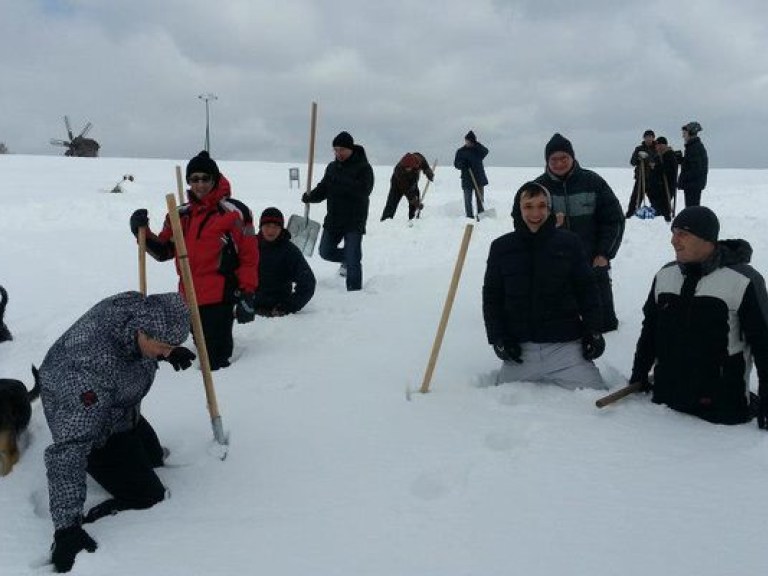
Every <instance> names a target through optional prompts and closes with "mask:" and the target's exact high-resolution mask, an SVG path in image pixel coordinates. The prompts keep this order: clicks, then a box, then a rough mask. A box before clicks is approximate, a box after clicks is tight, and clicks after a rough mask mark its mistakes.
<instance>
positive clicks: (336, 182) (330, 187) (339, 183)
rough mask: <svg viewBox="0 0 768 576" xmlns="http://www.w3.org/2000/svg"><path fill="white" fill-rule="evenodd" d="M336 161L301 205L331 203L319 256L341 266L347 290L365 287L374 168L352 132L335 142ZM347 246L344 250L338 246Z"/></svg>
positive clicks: (303, 199)
mask: <svg viewBox="0 0 768 576" xmlns="http://www.w3.org/2000/svg"><path fill="white" fill-rule="evenodd" d="M332 144H333V153H334V156H335V157H336V159H335V160H334V161H333V162H331V163H330V164H328V166H327V167H326V169H325V174H324V175H323V179H322V180H320V182H319V183H318V184H317V186H315V188H314V189H313V190H312V191H310V192H309V193H306V192H305V193H304V194H303V195H302V197H301V201H302V202H305V203H306V202H311V203H317V202H322V201H323V200H328V210H327V212H326V215H325V221H324V222H323V234H322V236H321V237H320V247H319V249H318V252H319V253H320V257H321V258H322V259H323V260H328V261H330V262H340V263H341V268H340V270H339V273H340V274H341V275H342V276H346V278H347V280H346V282H347V290H348V291H350V292H351V291H354V290H360V289H362V287H363V264H362V260H363V248H362V246H363V235H364V234H365V224H366V222H367V220H368V207H369V204H370V196H371V192H373V168H371V165H370V164H369V163H368V157H367V156H366V154H365V148H363V147H362V146H360V145H359V144H355V141H354V139H353V138H352V136H351V135H350V134H349V132H340V133H339V134H338V135H337V136H336V137H335V138H334V139H333V142H332ZM342 241H343V242H344V246H343V248H339V244H340V243H341V242H342Z"/></svg>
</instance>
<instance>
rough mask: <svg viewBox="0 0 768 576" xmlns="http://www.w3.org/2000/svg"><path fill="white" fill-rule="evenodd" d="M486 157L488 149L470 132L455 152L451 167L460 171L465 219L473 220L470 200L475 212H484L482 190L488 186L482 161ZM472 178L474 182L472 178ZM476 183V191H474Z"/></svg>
mask: <svg viewBox="0 0 768 576" xmlns="http://www.w3.org/2000/svg"><path fill="white" fill-rule="evenodd" d="M486 156H488V148H486V147H485V146H483V145H482V144H480V142H478V141H477V136H475V133H474V132H473V131H472V130H470V131H469V132H467V135H466V136H464V146H462V147H461V148H459V149H458V150H456V156H455V157H454V160H453V166H454V168H456V169H457V170H461V189H462V190H463V191H464V212H465V213H466V215H467V218H474V214H473V212H472V198H473V197H474V198H475V201H476V202H477V212H478V214H480V213H481V212H483V210H485V208H484V207H483V200H484V196H483V194H484V189H485V187H486V186H488V177H487V176H486V175H485V166H483V160H484V159H485V157H486ZM473 176H474V180H473V178H472V177H473ZM475 183H477V190H475Z"/></svg>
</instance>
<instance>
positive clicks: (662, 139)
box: [656, 136, 669, 145]
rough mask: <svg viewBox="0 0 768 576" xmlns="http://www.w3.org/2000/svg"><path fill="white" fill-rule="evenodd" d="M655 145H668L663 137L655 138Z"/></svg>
mask: <svg viewBox="0 0 768 576" xmlns="http://www.w3.org/2000/svg"><path fill="white" fill-rule="evenodd" d="M656 144H665V145H668V144H669V142H667V139H666V138H664V136H659V137H658V138H656Z"/></svg>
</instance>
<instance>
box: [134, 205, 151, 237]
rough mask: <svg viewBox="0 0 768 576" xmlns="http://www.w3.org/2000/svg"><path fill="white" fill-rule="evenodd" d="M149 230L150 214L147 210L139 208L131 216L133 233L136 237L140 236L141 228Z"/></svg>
mask: <svg viewBox="0 0 768 576" xmlns="http://www.w3.org/2000/svg"><path fill="white" fill-rule="evenodd" d="M142 227H144V228H149V212H147V209H146V208H139V209H138V210H136V211H135V212H134V213H133V214H131V232H132V233H133V235H134V236H138V235H139V228H142Z"/></svg>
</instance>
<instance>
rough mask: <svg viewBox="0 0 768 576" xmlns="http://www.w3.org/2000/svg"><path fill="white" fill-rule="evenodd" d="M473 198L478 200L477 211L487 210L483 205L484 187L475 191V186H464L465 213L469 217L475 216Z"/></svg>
mask: <svg viewBox="0 0 768 576" xmlns="http://www.w3.org/2000/svg"><path fill="white" fill-rule="evenodd" d="M472 198H474V199H475V201H476V202H477V213H478V214H480V213H481V212H484V211H485V208H484V207H483V189H482V188H480V190H478V191H477V192H475V189H474V188H464V213H465V214H466V215H467V218H474V217H475V215H474V212H473V210H472Z"/></svg>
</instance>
